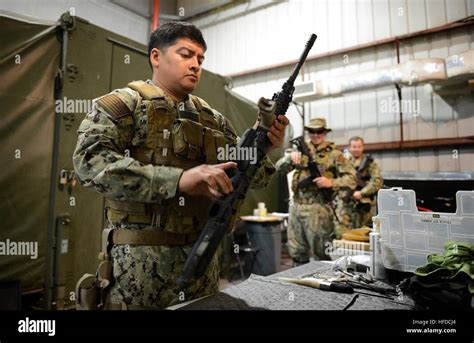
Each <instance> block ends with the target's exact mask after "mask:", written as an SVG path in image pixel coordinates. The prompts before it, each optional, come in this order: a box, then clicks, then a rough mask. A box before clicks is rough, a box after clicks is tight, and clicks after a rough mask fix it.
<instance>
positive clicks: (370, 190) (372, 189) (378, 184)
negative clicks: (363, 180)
mask: <svg viewBox="0 0 474 343" xmlns="http://www.w3.org/2000/svg"><path fill="white" fill-rule="evenodd" d="M367 172H368V173H369V175H370V180H369V182H367V184H366V185H365V187H364V188H362V189H361V191H360V193H361V194H362V196H371V195H372V194H375V193H377V192H378V191H379V189H380V188H382V186H383V179H382V173H381V171H380V167H379V166H378V164H377V163H375V162H372V163H371V164H370V166H369V169H368V170H367Z"/></svg>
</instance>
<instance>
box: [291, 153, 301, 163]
mask: <svg viewBox="0 0 474 343" xmlns="http://www.w3.org/2000/svg"><path fill="white" fill-rule="evenodd" d="M290 157H291V161H292V162H293V163H294V164H301V152H299V151H293V152H292V153H291V155H290Z"/></svg>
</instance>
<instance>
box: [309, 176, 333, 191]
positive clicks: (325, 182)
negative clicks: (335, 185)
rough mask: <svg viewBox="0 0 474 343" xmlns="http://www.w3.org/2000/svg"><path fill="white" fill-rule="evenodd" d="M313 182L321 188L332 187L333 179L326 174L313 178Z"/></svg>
mask: <svg viewBox="0 0 474 343" xmlns="http://www.w3.org/2000/svg"><path fill="white" fill-rule="evenodd" d="M313 182H314V183H315V184H316V185H317V186H318V187H319V188H332V179H328V178H327V177H325V176H321V177H317V178H315V179H314V180H313Z"/></svg>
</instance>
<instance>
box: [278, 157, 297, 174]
mask: <svg viewBox="0 0 474 343" xmlns="http://www.w3.org/2000/svg"><path fill="white" fill-rule="evenodd" d="M275 168H276V170H277V171H278V172H279V173H281V174H288V173H289V172H290V171H292V170H293V169H294V164H293V162H292V161H291V155H289V154H288V155H287V156H284V157H282V158H280V159H279V160H278V161H277V163H276V164H275Z"/></svg>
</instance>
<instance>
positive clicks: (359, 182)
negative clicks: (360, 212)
mask: <svg viewBox="0 0 474 343" xmlns="http://www.w3.org/2000/svg"><path fill="white" fill-rule="evenodd" d="M373 161H374V158H373V157H372V156H371V155H370V154H365V155H364V158H363V159H362V161H361V162H360V164H359V166H358V167H357V168H356V183H357V186H356V189H355V190H352V189H350V188H345V191H346V195H345V196H344V197H343V199H342V200H343V201H344V202H345V203H349V202H351V201H354V199H353V197H352V196H353V195H354V193H355V191H360V190H361V189H362V188H364V187H365V185H366V183H365V182H364V180H363V179H362V173H363V172H364V170H365V169H367V167H368V166H369V165H370V164H371V163H372V162H373ZM374 196H375V194H374V195H372V196H371V197H374ZM369 198H370V197H369Z"/></svg>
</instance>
